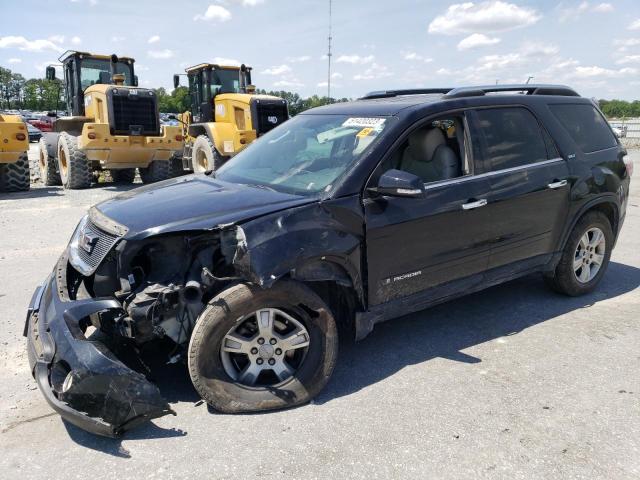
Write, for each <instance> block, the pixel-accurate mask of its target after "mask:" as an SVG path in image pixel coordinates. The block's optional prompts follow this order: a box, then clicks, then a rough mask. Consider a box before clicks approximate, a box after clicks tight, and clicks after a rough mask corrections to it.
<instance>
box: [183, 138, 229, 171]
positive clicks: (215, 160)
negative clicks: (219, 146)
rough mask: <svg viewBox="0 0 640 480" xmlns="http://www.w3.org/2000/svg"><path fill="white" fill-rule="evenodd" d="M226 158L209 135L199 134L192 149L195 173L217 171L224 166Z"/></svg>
mask: <svg viewBox="0 0 640 480" xmlns="http://www.w3.org/2000/svg"><path fill="white" fill-rule="evenodd" d="M224 160H225V159H224V157H223V156H222V155H220V153H219V152H218V150H216V147H215V145H214V144H213V142H212V141H211V139H210V138H209V137H208V136H207V135H198V137H197V138H196V141H195V142H193V149H192V150H191V166H192V167H193V173H205V172H209V171H212V170H213V171H215V170H217V169H218V168H220V167H221V166H222V164H223V163H224Z"/></svg>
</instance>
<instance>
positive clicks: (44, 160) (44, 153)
mask: <svg viewBox="0 0 640 480" xmlns="http://www.w3.org/2000/svg"><path fill="white" fill-rule="evenodd" d="M38 168H39V169H40V181H41V182H42V183H43V184H44V185H45V186H47V187H53V186H57V185H62V181H61V180H60V174H59V173H58V171H57V170H56V158H55V157H54V156H52V155H49V150H48V149H47V142H46V141H45V140H44V138H41V139H40V140H39V141H38Z"/></svg>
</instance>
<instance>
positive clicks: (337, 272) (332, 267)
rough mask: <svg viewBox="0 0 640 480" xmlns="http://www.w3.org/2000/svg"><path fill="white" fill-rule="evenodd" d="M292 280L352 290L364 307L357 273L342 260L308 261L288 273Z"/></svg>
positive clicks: (323, 258)
mask: <svg viewBox="0 0 640 480" xmlns="http://www.w3.org/2000/svg"><path fill="white" fill-rule="evenodd" d="M290 276H291V278H292V279H294V280H299V281H302V282H323V281H329V282H335V283H337V284H338V285H341V286H343V287H348V288H352V289H353V290H354V292H355V293H356V296H357V299H358V301H359V302H360V305H364V300H365V299H364V291H363V289H362V282H361V281H360V279H359V277H358V275H357V273H356V272H355V271H352V269H351V268H349V266H348V262H345V261H344V260H343V259H341V258H339V257H336V256H331V257H326V256H323V257H320V258H314V259H309V260H307V261H305V262H304V263H302V264H300V265H298V266H296V267H295V268H293V269H292V270H291V272H290Z"/></svg>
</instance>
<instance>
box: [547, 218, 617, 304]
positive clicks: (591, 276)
mask: <svg viewBox="0 0 640 480" xmlns="http://www.w3.org/2000/svg"><path fill="white" fill-rule="evenodd" d="M612 247H613V231H612V229H611V224H610V223H609V220H608V219H607V217H606V216H605V215H604V214H602V213H601V212H589V213H587V214H586V215H584V216H583V217H582V218H581V219H580V220H579V221H578V223H577V224H576V226H575V227H574V229H573V231H572V232H571V235H569V239H568V240H567V244H566V245H565V248H564V251H563V252H562V257H561V258H560V262H559V263H558V266H557V267H556V269H555V271H554V272H553V274H551V275H548V276H546V277H545V280H546V281H547V283H548V284H549V286H550V287H551V288H553V289H554V290H556V291H557V292H560V293H564V294H565V295H571V296H577V295H583V294H585V293H589V292H590V291H592V290H593V289H594V288H596V286H597V285H598V283H600V280H602V276H603V275H604V273H605V271H606V269H607V266H608V265H609V259H610V257H611V249H612Z"/></svg>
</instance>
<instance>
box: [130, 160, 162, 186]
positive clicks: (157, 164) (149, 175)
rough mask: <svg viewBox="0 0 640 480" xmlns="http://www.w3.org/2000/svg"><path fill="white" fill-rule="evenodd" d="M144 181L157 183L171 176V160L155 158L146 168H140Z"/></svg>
mask: <svg viewBox="0 0 640 480" xmlns="http://www.w3.org/2000/svg"><path fill="white" fill-rule="evenodd" d="M138 171H139V172H140V178H141V179H142V183H155V182H160V181H162V180H167V179H168V178H169V161H168V160H154V161H153V162H151V163H150V164H149V166H148V167H146V168H139V169H138Z"/></svg>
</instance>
